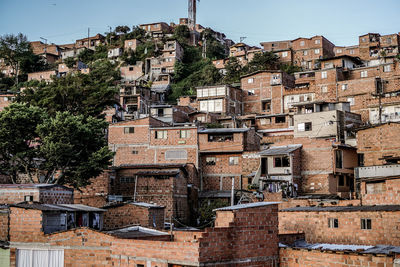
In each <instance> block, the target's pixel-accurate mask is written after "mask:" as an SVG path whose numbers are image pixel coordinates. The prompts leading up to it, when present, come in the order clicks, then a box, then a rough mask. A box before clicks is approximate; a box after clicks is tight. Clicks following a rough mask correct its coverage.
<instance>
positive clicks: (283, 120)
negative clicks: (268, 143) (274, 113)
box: [275, 117, 286, 123]
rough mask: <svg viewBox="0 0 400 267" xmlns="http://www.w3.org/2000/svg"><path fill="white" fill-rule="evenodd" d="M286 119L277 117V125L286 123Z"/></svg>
mask: <svg viewBox="0 0 400 267" xmlns="http://www.w3.org/2000/svg"><path fill="white" fill-rule="evenodd" d="M285 122H286V117H275V123H285Z"/></svg>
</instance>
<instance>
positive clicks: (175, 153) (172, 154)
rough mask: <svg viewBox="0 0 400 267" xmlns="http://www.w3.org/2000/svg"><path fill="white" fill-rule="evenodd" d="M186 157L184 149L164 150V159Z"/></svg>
mask: <svg viewBox="0 0 400 267" xmlns="http://www.w3.org/2000/svg"><path fill="white" fill-rule="evenodd" d="M174 159H187V151H186V150H168V151H166V152H165V160H174Z"/></svg>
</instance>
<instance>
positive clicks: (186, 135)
mask: <svg viewBox="0 0 400 267" xmlns="http://www.w3.org/2000/svg"><path fill="white" fill-rule="evenodd" d="M179 137H180V138H189V137H190V131H189V130H180V131H179Z"/></svg>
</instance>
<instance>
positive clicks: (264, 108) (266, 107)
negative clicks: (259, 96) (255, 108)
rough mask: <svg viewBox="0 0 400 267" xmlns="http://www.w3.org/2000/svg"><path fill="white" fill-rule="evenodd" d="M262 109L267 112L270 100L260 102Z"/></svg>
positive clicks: (269, 107) (269, 108)
mask: <svg viewBox="0 0 400 267" xmlns="http://www.w3.org/2000/svg"><path fill="white" fill-rule="evenodd" d="M262 110H263V111H267V112H269V111H270V110H271V102H270V101H266V102H262Z"/></svg>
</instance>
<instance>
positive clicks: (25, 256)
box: [16, 249, 64, 267]
mask: <svg viewBox="0 0 400 267" xmlns="http://www.w3.org/2000/svg"><path fill="white" fill-rule="evenodd" d="M16 254H17V255H16V258H17V259H16V260H17V266H52V267H62V266H64V250H53V249H52V250H39V249H17V253H16Z"/></svg>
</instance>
